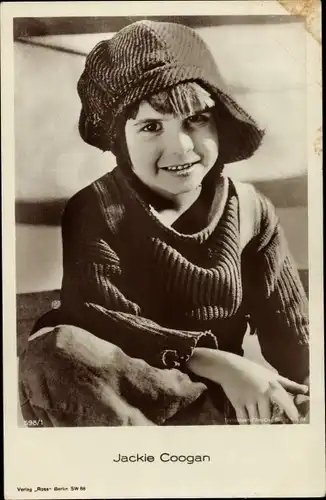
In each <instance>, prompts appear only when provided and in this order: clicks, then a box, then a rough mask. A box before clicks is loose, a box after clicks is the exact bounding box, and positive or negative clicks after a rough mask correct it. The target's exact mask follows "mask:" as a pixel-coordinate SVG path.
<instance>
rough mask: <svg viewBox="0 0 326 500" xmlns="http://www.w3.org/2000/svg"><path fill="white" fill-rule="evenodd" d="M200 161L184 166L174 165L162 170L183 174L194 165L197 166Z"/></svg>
mask: <svg viewBox="0 0 326 500" xmlns="http://www.w3.org/2000/svg"><path fill="white" fill-rule="evenodd" d="M197 163H198V161H194V162H192V163H184V164H183V165H172V166H171V167H162V170H165V171H166V172H181V171H182V170H188V169H190V168H191V167H192V166H193V165H196V164H197Z"/></svg>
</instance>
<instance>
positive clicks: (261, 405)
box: [258, 397, 272, 424]
mask: <svg viewBox="0 0 326 500" xmlns="http://www.w3.org/2000/svg"><path fill="white" fill-rule="evenodd" d="M258 411H259V418H260V419H261V421H262V423H263V424H264V423H269V422H270V420H271V416H272V415H271V404H270V401H269V400H268V399H267V398H265V397H261V398H259V400H258Z"/></svg>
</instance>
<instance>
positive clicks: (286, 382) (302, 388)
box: [277, 375, 309, 394]
mask: <svg viewBox="0 0 326 500" xmlns="http://www.w3.org/2000/svg"><path fill="white" fill-rule="evenodd" d="M277 380H278V381H279V383H280V384H281V385H282V386H283V387H284V389H286V390H287V391H289V392H291V393H292V394H306V393H307V392H308V390H309V388H308V386H306V385H304V384H298V382H294V381H293V380H290V379H288V378H286V377H282V376H281V375H279V376H278V378H277Z"/></svg>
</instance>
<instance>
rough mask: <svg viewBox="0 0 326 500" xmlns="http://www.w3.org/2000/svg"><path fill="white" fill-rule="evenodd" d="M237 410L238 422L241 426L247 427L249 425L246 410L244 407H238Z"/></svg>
mask: <svg viewBox="0 0 326 500" xmlns="http://www.w3.org/2000/svg"><path fill="white" fill-rule="evenodd" d="M234 409H235V413H236V416H237V420H238V422H239V424H240V425H247V424H248V415H247V412H246V409H245V408H244V407H243V406H238V407H237V408H234Z"/></svg>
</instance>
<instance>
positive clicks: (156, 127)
mask: <svg viewBox="0 0 326 500" xmlns="http://www.w3.org/2000/svg"><path fill="white" fill-rule="evenodd" d="M160 130H162V125H161V124H160V123H159V122H150V123H147V125H145V126H144V127H142V128H141V131H142V132H160Z"/></svg>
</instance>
